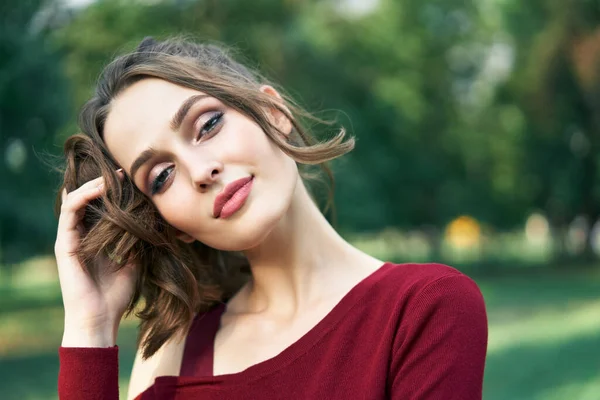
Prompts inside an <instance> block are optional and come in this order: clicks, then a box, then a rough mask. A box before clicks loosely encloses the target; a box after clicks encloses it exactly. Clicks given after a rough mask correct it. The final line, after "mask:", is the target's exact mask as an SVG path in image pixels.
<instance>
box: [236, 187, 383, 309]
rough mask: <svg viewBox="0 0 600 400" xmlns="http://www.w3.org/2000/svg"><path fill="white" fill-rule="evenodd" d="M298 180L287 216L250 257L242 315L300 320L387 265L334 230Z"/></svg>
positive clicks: (247, 253)
mask: <svg viewBox="0 0 600 400" xmlns="http://www.w3.org/2000/svg"><path fill="white" fill-rule="evenodd" d="M298 179H299V181H298V184H297V185H296V190H295V193H294V196H293V199H292V202H291V204H290V207H289V209H288V211H287V213H286V215H285V216H284V217H283V218H282V219H281V220H280V221H279V222H278V224H277V225H276V227H275V228H274V229H273V230H272V231H271V232H270V233H269V235H268V236H267V237H266V239H265V240H264V241H263V242H262V243H261V244H260V245H259V246H257V247H255V248H252V249H250V250H248V251H246V252H245V255H246V257H247V258H248V261H249V262H250V268H251V271H252V279H251V281H250V282H249V284H248V285H247V286H246V287H245V288H244V289H242V291H240V293H238V295H239V297H240V301H239V302H235V303H236V304H235V308H237V309H238V311H239V312H250V313H254V312H256V313H260V312H269V313H273V314H278V315H288V316H290V315H294V314H296V313H297V312H299V311H301V310H304V309H306V308H308V307H310V306H311V305H312V304H314V303H315V302H319V301H321V300H322V299H326V298H329V297H331V295H332V293H338V292H339V291H344V290H346V289H347V288H348V286H350V287H351V286H353V285H354V283H356V282H355V281H356V279H357V276H358V277H360V276H363V275H364V274H366V273H368V272H369V271H371V270H372V269H373V267H374V266H378V265H380V264H381V262H380V261H379V260H376V259H374V258H372V257H370V256H368V255H366V254H365V253H363V252H361V251H359V250H358V249H356V248H354V247H353V246H352V245H350V244H349V243H348V242H346V241H345V240H344V239H343V238H342V237H341V236H340V235H339V234H338V233H337V232H336V231H335V230H334V229H333V227H332V226H331V225H330V224H329V222H328V221H327V220H326V219H325V217H324V216H323V215H322V214H321V212H320V211H319V209H318V207H317V206H316V204H315V203H314V202H313V201H312V199H311V198H310V196H309V194H308V191H307V190H306V187H305V186H304V184H303V182H302V180H301V179H300V178H298ZM236 297H238V296H237V295H236ZM242 298H243V300H242ZM240 308H242V309H240Z"/></svg>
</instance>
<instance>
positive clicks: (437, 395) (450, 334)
mask: <svg viewBox="0 0 600 400" xmlns="http://www.w3.org/2000/svg"><path fill="white" fill-rule="evenodd" d="M405 313H406V314H405V316H404V317H403V318H402V322H401V324H400V326H399V329H398V331H397V336H396V338H395V342H394V353H393V360H392V365H391V370H390V371H391V372H390V374H391V376H390V377H389V382H390V385H391V389H390V391H391V398H392V399H403V400H424V399H427V400H438V399H440V400H480V399H481V398H482V386H483V371H484V366H485V355H486V351H487V338H488V328H487V315H486V311H485V303H484V300H483V297H482V295H481V292H480V291H479V288H478V287H477V285H476V284H475V282H473V281H472V280H471V279H470V278H468V277H467V276H465V275H462V274H451V275H445V276H443V277H440V278H438V279H437V280H435V281H433V282H431V283H430V284H428V285H426V286H425V287H424V288H423V289H421V290H420V291H419V292H418V293H417V294H416V295H415V297H414V298H413V299H412V300H411V301H410V302H409V303H408V304H407V305H406V309H405Z"/></svg>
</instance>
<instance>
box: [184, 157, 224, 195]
mask: <svg viewBox="0 0 600 400" xmlns="http://www.w3.org/2000/svg"><path fill="white" fill-rule="evenodd" d="M221 172H223V164H221V163H220V162H218V161H217V160H210V161H199V160H196V161H195V162H194V163H193V164H192V165H191V168H190V177H191V178H192V184H193V185H194V186H195V187H199V188H201V189H206V188H208V187H209V186H210V185H212V184H213V183H215V182H216V181H217V180H218V179H219V175H221Z"/></svg>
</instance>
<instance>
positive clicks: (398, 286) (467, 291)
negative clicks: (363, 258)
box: [371, 262, 483, 305]
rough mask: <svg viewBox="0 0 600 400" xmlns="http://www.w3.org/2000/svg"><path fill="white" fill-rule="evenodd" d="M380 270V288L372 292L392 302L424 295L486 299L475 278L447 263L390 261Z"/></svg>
mask: <svg viewBox="0 0 600 400" xmlns="http://www.w3.org/2000/svg"><path fill="white" fill-rule="evenodd" d="M376 273H377V279H376V282H375V285H376V286H377V290H375V291H371V294H372V296H374V297H378V298H379V300H382V301H385V302H386V303H388V304H389V302H390V301H392V302H394V303H396V304H399V305H400V304H405V303H413V302H415V301H422V300H423V299H426V300H427V301H429V302H433V301H434V299H437V300H442V301H444V300H445V299H447V300H449V299H451V298H455V297H466V298H470V299H471V301H472V300H473V299H480V300H481V302H483V299H482V296H481V292H480V290H479V287H478V286H477V284H476V283H475V281H474V280H473V279H472V278H470V277H469V276H467V275H466V274H465V273H463V272H461V271H459V270H458V269H456V268H453V267H451V266H448V265H445V264H440V263H402V264H396V263H391V262H388V263H386V264H385V265H384V266H383V267H382V268H381V269H380V270H379V271H377V272H376ZM478 301H479V300H478Z"/></svg>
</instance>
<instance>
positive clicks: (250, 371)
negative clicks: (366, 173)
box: [156, 262, 394, 384]
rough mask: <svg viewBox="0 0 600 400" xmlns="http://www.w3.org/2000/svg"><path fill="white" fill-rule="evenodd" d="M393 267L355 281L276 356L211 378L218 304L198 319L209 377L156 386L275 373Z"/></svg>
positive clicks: (331, 326)
mask: <svg viewBox="0 0 600 400" xmlns="http://www.w3.org/2000/svg"><path fill="white" fill-rule="evenodd" d="M393 265H394V264H393V263H391V262H385V263H383V264H382V265H381V266H380V267H379V268H377V269H376V270H375V271H373V272H372V273H371V274H369V275H368V276H366V277H365V278H363V279H362V280H361V281H359V282H358V283H357V284H356V285H354V286H353V287H352V288H351V289H350V290H349V291H348V292H347V293H346V294H345V295H344V296H343V297H342V298H341V299H340V301H339V302H338V303H337V304H336V305H335V306H334V307H333V308H332V309H331V310H330V311H329V312H328V313H327V314H326V315H325V316H324V317H323V318H322V319H321V320H320V321H319V322H317V324H315V326H313V327H312V328H311V329H309V330H308V331H307V332H306V333H305V334H304V335H302V336H301V337H300V338H298V340H296V341H295V342H293V343H292V344H290V345H289V346H288V347H286V348H285V349H283V350H282V351H281V352H280V353H279V354H277V355H275V356H274V357H271V358H269V359H267V360H264V361H261V362H259V363H257V364H254V365H251V366H249V367H248V368H246V369H245V370H243V371H239V372H235V373H230V374H222V375H216V376H215V375H213V371H214V369H213V365H214V344H215V337H216V333H217V331H218V329H219V326H220V324H221V316H222V315H223V313H224V312H225V310H226V308H227V304H226V303H219V304H218V305H217V306H215V307H214V308H213V309H212V310H210V311H209V312H208V313H207V314H208V315H207V314H204V316H203V317H202V322H203V327H202V329H203V330H204V331H205V332H210V336H209V337H208V338H207V339H208V343H209V348H208V349H207V351H208V354H209V357H207V359H206V360H205V362H209V363H210V365H207V366H206V368H203V370H205V371H210V375H205V376H178V377H175V376H160V377H157V378H156V383H157V384H159V383H161V381H162V383H167V381H168V383H170V384H172V383H174V382H173V381H172V380H173V379H174V378H175V379H177V382H179V383H182V384H186V383H207V384H209V383H225V382H232V383H234V382H240V381H243V382H247V381H250V380H255V379H259V378H261V377H263V376H266V375H269V374H271V373H273V372H276V371H278V370H280V369H282V368H284V367H286V366H287V365H289V364H290V363H292V362H293V361H294V360H296V359H297V358H299V357H300V356H302V355H303V354H304V353H306V352H307V351H309V350H310V349H311V348H312V347H313V346H314V345H316V344H317V343H318V342H319V340H320V339H321V338H322V337H323V336H325V334H327V333H328V332H330V331H331V330H333V329H334V328H335V327H336V326H337V324H338V322H339V321H340V320H341V319H342V317H344V316H345V315H346V314H347V313H348V312H349V311H350V310H351V309H352V308H353V307H354V306H355V305H356V304H358V303H359V302H360V300H361V299H362V298H363V296H365V295H366V294H367V293H368V292H369V291H370V290H371V288H372V287H373V285H375V284H376V283H377V282H378V281H379V280H380V276H381V275H383V274H384V273H385V272H386V271H387V270H388V269H389V268H390V267H392V266H393Z"/></svg>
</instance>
